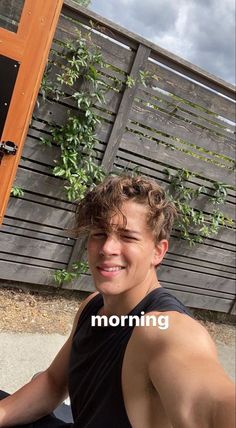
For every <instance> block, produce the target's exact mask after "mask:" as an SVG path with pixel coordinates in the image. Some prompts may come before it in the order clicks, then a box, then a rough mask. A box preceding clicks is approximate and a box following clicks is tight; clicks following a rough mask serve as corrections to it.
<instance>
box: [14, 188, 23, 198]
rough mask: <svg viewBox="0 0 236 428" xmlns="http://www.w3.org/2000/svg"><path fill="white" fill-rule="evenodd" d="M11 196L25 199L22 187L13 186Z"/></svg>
mask: <svg viewBox="0 0 236 428" xmlns="http://www.w3.org/2000/svg"><path fill="white" fill-rule="evenodd" d="M11 195H12V196H14V197H15V198H23V196H24V190H23V189H22V188H21V187H20V186H13V187H12V189H11Z"/></svg>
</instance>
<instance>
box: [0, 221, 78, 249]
mask: <svg viewBox="0 0 236 428" xmlns="http://www.w3.org/2000/svg"><path fill="white" fill-rule="evenodd" d="M0 232H5V233H9V234H11V235H17V236H23V237H29V238H32V239H39V240H40V241H47V242H52V243H55V244H61V245H66V246H69V247H72V246H73V245H74V240H73V239H70V238H62V237H60V236H56V235H51V234H46V233H44V232H39V231H37V232H36V231H32V230H28V229H24V228H22V227H15V226H9V225H6V224H3V225H2V226H1V229H0ZM2 251H3V250H2Z"/></svg>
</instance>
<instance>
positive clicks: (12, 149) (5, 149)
mask: <svg viewBox="0 0 236 428" xmlns="http://www.w3.org/2000/svg"><path fill="white" fill-rule="evenodd" d="M17 149H18V146H17V145H16V144H15V143H13V142H12V141H1V142H0V163H1V162H2V158H3V156H4V155H13V156H15V154H16V152H17Z"/></svg>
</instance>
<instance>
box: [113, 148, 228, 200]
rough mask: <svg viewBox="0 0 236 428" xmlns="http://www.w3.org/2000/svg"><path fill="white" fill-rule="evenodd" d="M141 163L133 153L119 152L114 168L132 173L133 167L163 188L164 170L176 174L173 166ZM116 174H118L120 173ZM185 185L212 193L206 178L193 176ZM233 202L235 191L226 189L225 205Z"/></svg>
mask: <svg viewBox="0 0 236 428" xmlns="http://www.w3.org/2000/svg"><path fill="white" fill-rule="evenodd" d="M143 161H144V160H143V159H142V158H140V157H139V158H138V157H137V155H136V154H135V153H130V152H129V153H128V152H124V151H122V150H120V151H119V157H117V159H116V162H115V164H114V168H115V167H120V168H122V169H124V168H125V170H126V169H128V170H129V171H132V170H133V169H134V168H135V167H138V170H139V171H140V173H142V174H144V175H150V177H153V178H156V179H157V180H159V181H160V184H163V186H168V184H169V180H168V178H167V175H166V173H164V170H165V169H166V168H167V167H168V169H169V171H170V173H171V174H172V175H175V174H176V172H177V168H175V167H174V166H168V165H167V164H164V163H162V164H158V163H156V162H153V161H152V160H151V159H150V160H148V159H145V165H143V164H142V163H143ZM118 172H119V173H120V171H118ZM186 184H187V185H188V186H189V187H192V188H195V189H196V188H197V187H199V186H204V187H205V188H206V189H207V191H208V192H209V193H210V192H213V191H214V188H213V183H212V181H209V180H208V179H207V178H205V177H203V176H202V177H200V176H194V175H193V176H192V177H191V178H190V179H189V180H188V181H187V183H186ZM235 200H236V193H235V190H233V189H231V188H228V189H227V198H226V201H227V203H230V204H232V205H234V204H235Z"/></svg>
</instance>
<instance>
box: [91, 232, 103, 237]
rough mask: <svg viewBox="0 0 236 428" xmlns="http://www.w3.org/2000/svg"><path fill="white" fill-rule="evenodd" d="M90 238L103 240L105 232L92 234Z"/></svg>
mask: <svg viewBox="0 0 236 428" xmlns="http://www.w3.org/2000/svg"><path fill="white" fill-rule="evenodd" d="M90 236H91V237H92V238H97V239H101V238H105V237H106V236H107V235H106V233H105V232H93V233H91V235H90Z"/></svg>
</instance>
